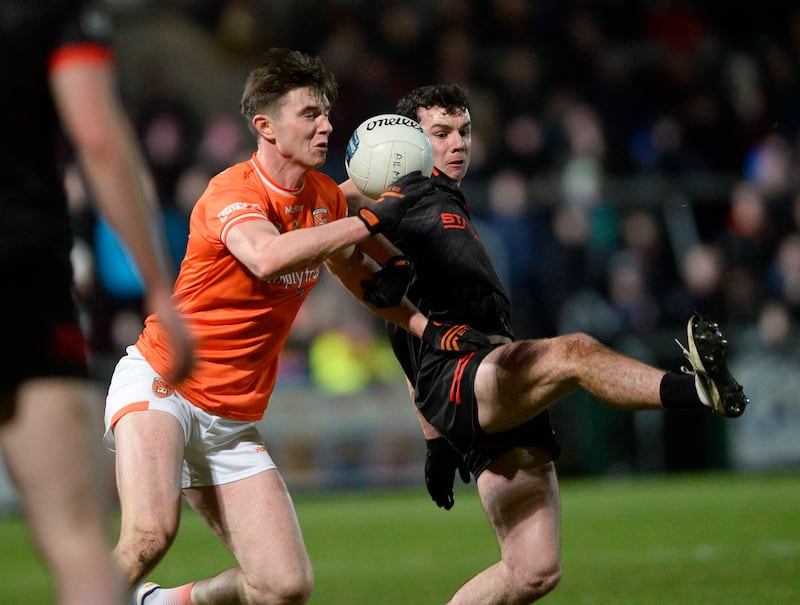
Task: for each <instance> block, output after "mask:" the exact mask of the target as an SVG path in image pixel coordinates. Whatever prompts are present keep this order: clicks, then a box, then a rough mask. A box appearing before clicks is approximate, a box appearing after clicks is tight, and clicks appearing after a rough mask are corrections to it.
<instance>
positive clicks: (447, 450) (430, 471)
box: [425, 437, 469, 510]
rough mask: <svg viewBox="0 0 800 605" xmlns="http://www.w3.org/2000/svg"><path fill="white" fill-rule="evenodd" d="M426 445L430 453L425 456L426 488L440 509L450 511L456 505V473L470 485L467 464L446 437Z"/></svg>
mask: <svg viewBox="0 0 800 605" xmlns="http://www.w3.org/2000/svg"><path fill="white" fill-rule="evenodd" d="M426 445H427V446H428V453H427V455H426V456H425V486H426V487H427V488H428V493H429V494H430V495H431V498H432V499H433V501H434V502H436V505H437V506H438V507H439V508H444V509H445V510H450V509H451V508H453V504H454V503H455V497H454V496H453V482H454V481H455V476H456V471H458V474H459V476H460V477H461V480H462V481H463V482H464V483H469V469H468V468H467V463H466V462H465V461H464V457H463V456H462V455H461V454H459V453H458V452H457V451H456V450H455V449H453V446H451V445H450V444H449V443H448V442H447V440H446V439H445V438H444V437H436V438H435V439H428V440H427V441H426Z"/></svg>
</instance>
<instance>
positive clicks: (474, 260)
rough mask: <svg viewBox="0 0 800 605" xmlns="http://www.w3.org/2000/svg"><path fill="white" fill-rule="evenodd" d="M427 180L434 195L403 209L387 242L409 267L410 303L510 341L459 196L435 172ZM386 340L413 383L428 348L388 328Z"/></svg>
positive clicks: (498, 295) (503, 302)
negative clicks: (411, 267) (407, 260)
mask: <svg viewBox="0 0 800 605" xmlns="http://www.w3.org/2000/svg"><path fill="white" fill-rule="evenodd" d="M431 178H432V180H433V184H434V190H433V192H432V193H430V194H428V195H427V196H425V197H424V198H423V199H422V200H420V201H419V202H417V203H415V204H414V205H413V206H411V208H409V209H408V211H407V212H406V213H405V215H404V216H403V219H402V220H401V221H400V223H399V224H398V226H397V229H396V230H395V232H394V233H393V235H392V238H391V239H392V242H393V243H394V244H395V245H396V246H397V247H398V248H400V250H402V251H403V253H404V254H406V255H407V256H409V257H411V259H412V260H413V261H414V278H413V280H412V282H411V285H410V286H409V290H408V294H407V296H408V298H409V300H411V302H413V303H414V304H415V305H416V306H417V308H419V310H420V311H422V313H424V314H425V315H427V316H428V317H430V318H432V319H435V320H438V321H445V322H450V323H458V324H468V325H470V326H472V327H473V328H475V329H477V330H480V331H482V332H484V333H486V334H501V335H504V336H508V337H512V338H513V334H512V332H511V314H510V308H511V305H510V301H509V297H508V295H507V294H506V291H505V289H504V288H503V285H502V283H501V282H500V278H499V277H498V276H497V273H496V272H495V270H494V267H493V266H492V263H491V260H490V258H489V254H488V252H487V250H486V247H485V246H484V245H483V242H481V240H480V238H479V237H478V234H477V232H476V231H475V228H474V227H473V225H472V221H471V218H470V213H469V208H468V206H467V202H466V200H465V198H464V194H463V193H462V192H461V190H460V189H459V188H458V186H457V184H456V183H455V181H453V180H452V179H450V178H449V177H447V176H445V175H444V174H442V173H441V172H439V171H437V170H434V175H433V176H432V177H431ZM389 338H390V340H391V342H392V348H393V349H394V351H395V353H396V355H397V357H398V359H399V360H400V363H401V365H402V366H403V369H404V370H405V371H406V375H407V376H408V377H409V378H410V379H411V380H412V382H413V381H414V376H415V375H416V370H417V369H418V368H419V360H420V356H422V355H423V354H424V353H425V352H426V350H427V348H426V347H424V346H422V345H421V343H420V342H419V341H418V340H417V339H415V338H413V337H411V336H410V335H409V334H408V333H407V332H405V331H404V330H402V329H400V328H396V327H394V326H393V325H389Z"/></svg>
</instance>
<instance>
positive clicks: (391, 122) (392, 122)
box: [364, 116, 424, 132]
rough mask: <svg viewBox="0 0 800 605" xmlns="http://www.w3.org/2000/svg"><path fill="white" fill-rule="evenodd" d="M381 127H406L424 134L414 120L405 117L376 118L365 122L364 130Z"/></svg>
mask: <svg viewBox="0 0 800 605" xmlns="http://www.w3.org/2000/svg"><path fill="white" fill-rule="evenodd" d="M381 126H408V127H410V128H413V129H414V130H419V131H420V132H424V131H423V130H422V128H421V127H420V125H419V124H417V122H416V121H415V120H412V119H411V118H406V117H405V116H381V117H380V118H376V119H374V120H370V121H369V122H367V125H366V126H365V127H364V128H365V129H366V130H375V129H376V128H380V127H381Z"/></svg>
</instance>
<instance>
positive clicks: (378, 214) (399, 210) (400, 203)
mask: <svg viewBox="0 0 800 605" xmlns="http://www.w3.org/2000/svg"><path fill="white" fill-rule="evenodd" d="M432 189H433V185H432V184H431V180H430V179H429V178H428V177H426V176H422V172H420V171H419V170H416V171H414V172H410V173H408V174H407V175H405V176H401V177H400V178H399V179H397V180H396V181H395V182H394V183H392V184H391V185H389V186H388V187H387V188H386V191H384V192H383V193H382V194H381V196H380V197H379V198H378V200H377V203H376V204H375V205H374V206H373V207H372V208H366V207H365V208H361V209H360V210H359V211H358V215H357V216H358V218H360V219H361V220H362V221H364V224H365V225H366V226H367V229H369V232H370V233H372V234H373V235H374V234H376V233H388V232H390V231H391V230H392V229H394V228H395V226H396V225H397V223H398V222H400V219H401V218H403V214H405V211H406V210H407V209H408V207H409V206H411V205H412V204H414V203H415V202H418V201H419V200H420V199H422V198H423V197H425V195H427V194H428V193H429V192H430V191H431V190H432Z"/></svg>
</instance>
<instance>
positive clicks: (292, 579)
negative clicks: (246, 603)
mask: <svg viewBox="0 0 800 605" xmlns="http://www.w3.org/2000/svg"><path fill="white" fill-rule="evenodd" d="M313 589H314V576H313V573H312V572H311V570H310V568H309V569H305V570H301V571H298V572H296V573H283V574H279V575H273V576H272V577H271V578H270V580H269V582H268V584H265V585H264V588H263V589H261V590H258V591H257V594H255V595H253V598H252V599H251V602H252V603H254V604H255V605H305V603H308V602H309V600H310V599H311V592H312V590H313Z"/></svg>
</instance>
